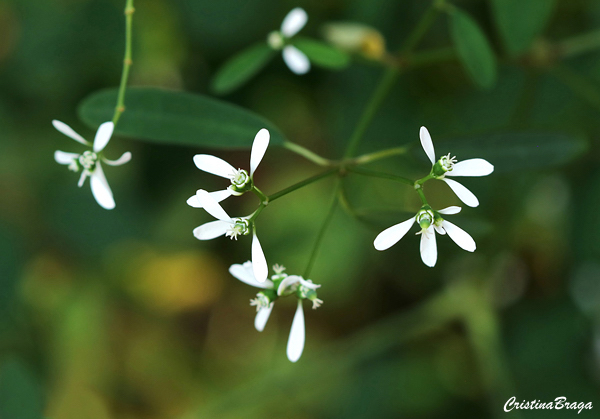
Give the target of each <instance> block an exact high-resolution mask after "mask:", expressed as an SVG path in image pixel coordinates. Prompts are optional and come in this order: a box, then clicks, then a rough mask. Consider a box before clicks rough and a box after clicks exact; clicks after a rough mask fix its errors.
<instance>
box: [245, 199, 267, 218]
mask: <svg viewBox="0 0 600 419" xmlns="http://www.w3.org/2000/svg"><path fill="white" fill-rule="evenodd" d="M266 206H267V203H266V202H261V204H260V205H259V207H258V208H257V209H256V211H254V212H253V213H252V214H251V215H250V217H249V218H248V221H250V222H254V220H256V218H257V217H258V214H260V213H261V211H262V210H263V209H265V207H266Z"/></svg>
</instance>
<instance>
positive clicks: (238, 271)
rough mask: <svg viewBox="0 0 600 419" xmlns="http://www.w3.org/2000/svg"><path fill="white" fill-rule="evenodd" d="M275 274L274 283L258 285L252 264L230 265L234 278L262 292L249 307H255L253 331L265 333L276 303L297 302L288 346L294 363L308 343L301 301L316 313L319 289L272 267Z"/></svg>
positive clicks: (281, 269) (296, 276)
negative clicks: (307, 302) (289, 299)
mask: <svg viewBox="0 0 600 419" xmlns="http://www.w3.org/2000/svg"><path fill="white" fill-rule="evenodd" d="M273 270H274V271H275V274H274V275H272V276H271V279H267V280H265V281H264V282H259V281H257V280H256V277H255V276H254V268H253V264H252V262H250V261H248V262H245V263H244V264H243V265H239V264H235V265H231V267H230V268H229V272H230V273H231V275H233V276H234V277H236V278H237V279H239V280H240V281H242V282H244V283H246V284H248V285H252V286H253V287H257V288H263V291H260V292H259V293H258V294H256V298H254V299H253V300H250V305H252V306H256V311H257V313H256V317H255V319H254V327H255V328H256V330H258V331H259V332H262V331H263V330H264V328H265V325H266V324H267V320H269V316H270V315H271V310H273V305H274V303H275V300H277V298H279V297H281V296H288V295H295V296H296V298H298V306H297V308H296V314H295V315H294V320H293V321H292V328H291V330H290V337H289V338H288V344H287V356H288V359H289V360H290V361H292V362H296V361H298V359H300V356H301V355H302V351H303V350H304V341H305V326H304V311H303V308H302V301H303V300H304V299H308V300H311V301H312V303H313V309H315V308H317V307H319V306H320V305H321V304H322V303H323V301H322V300H320V299H318V298H317V292H316V289H317V288H319V287H320V285H317V284H313V283H312V281H311V280H305V279H304V278H302V277H301V276H299V275H287V274H286V273H285V272H284V271H285V268H284V267H282V266H279V265H275V266H274V267H273Z"/></svg>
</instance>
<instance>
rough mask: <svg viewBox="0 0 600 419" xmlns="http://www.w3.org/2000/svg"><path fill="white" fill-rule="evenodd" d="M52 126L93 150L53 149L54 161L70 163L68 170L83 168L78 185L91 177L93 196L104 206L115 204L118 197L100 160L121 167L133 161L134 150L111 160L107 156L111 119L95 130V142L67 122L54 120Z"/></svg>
mask: <svg viewBox="0 0 600 419" xmlns="http://www.w3.org/2000/svg"><path fill="white" fill-rule="evenodd" d="M52 125H54V128H56V129H57V130H58V131H60V132H61V133H63V134H65V135H66V136H67V137H70V138H72V139H73V140H75V141H77V142H78V143H81V144H83V145H86V146H88V147H91V149H90V150H86V151H84V152H83V153H81V154H79V153H67V152H65V151H60V150H56V151H55V152H54V160H56V162H57V163H59V164H64V165H68V166H69V170H71V171H73V172H79V171H80V170H81V176H80V177H79V182H78V184H77V185H78V186H79V187H81V186H83V184H84V182H85V179H86V178H87V177H89V178H90V186H91V188H92V194H93V195H94V198H95V199H96V202H98V204H99V205H100V206H101V207H103V208H106V209H113V208H114V207H115V200H114V198H113V193H112V191H111V189H110V186H108V182H107V180H106V176H104V171H103V170H102V165H101V164H100V162H101V161H102V162H104V163H106V164H108V165H109V166H120V165H122V164H125V163H127V162H128V161H129V160H131V153H130V152H129V151H128V152H126V153H123V155H122V156H121V157H119V158H118V159H117V160H109V159H107V158H106V157H104V149H105V148H106V145H107V144H108V142H109V141H110V138H111V137H112V133H113V130H114V128H115V126H114V124H113V123H112V122H105V123H103V124H102V125H100V127H99V128H98V131H97V132H96V137H95V138H94V144H93V145H92V144H90V143H89V141H87V140H85V139H84V138H83V137H82V136H81V135H79V134H77V133H76V132H75V131H74V130H73V129H72V128H71V127H70V126H68V125H67V124H65V123H64V122H60V121H57V120H54V121H52Z"/></svg>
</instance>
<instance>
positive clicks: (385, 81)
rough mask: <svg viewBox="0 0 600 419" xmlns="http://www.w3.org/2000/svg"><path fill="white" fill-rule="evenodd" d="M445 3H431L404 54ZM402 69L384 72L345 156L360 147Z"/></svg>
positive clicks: (412, 34) (410, 37) (409, 38)
mask: <svg viewBox="0 0 600 419" xmlns="http://www.w3.org/2000/svg"><path fill="white" fill-rule="evenodd" d="M443 4H444V0H435V1H434V2H433V3H432V4H431V6H429V9H428V10H427V12H425V14H424V15H423V17H421V20H420V21H419V23H418V24H417V26H416V27H415V28H414V29H413V31H412V32H411V34H410V35H409V36H408V38H407V39H406V41H405V43H404V45H403V46H402V48H401V49H400V52H401V53H402V54H408V53H410V52H411V51H412V49H413V48H414V47H416V46H417V44H418V43H419V41H420V40H421V39H422V38H423V36H424V35H425V33H426V32H427V29H429V27H430V26H431V24H432V23H433V21H434V20H435V18H436V17H437V14H438V11H439V10H440V9H441V7H442V6H443ZM400 71H401V68H400V67H392V68H389V69H388V70H386V72H385V73H384V75H383V78H382V79H381V81H380V82H379V84H378V85H377V88H376V89H375V91H374V92H373V94H372V95H371V98H370V99H369V102H368V103H367V106H366V107H365V110H364V111H363V114H362V116H361V117H360V119H359V120H358V124H357V125H356V128H355V129H354V132H353V133H352V135H351V136H350V140H349V141H348V147H347V149H346V153H345V155H344V156H345V157H350V156H351V155H353V154H354V152H355V151H356V148H357V147H358V144H359V143H360V141H361V140H362V138H363V136H364V135H365V133H366V131H367V128H369V125H371V122H372V121H373V118H374V117H375V114H376V113H377V111H378V110H379V108H380V107H381V104H382V103H383V101H384V100H385V98H386V97H387V95H388V93H389V92H390V90H391V88H392V86H393V85H394V83H395V82H396V79H397V78H398V75H399V74H400Z"/></svg>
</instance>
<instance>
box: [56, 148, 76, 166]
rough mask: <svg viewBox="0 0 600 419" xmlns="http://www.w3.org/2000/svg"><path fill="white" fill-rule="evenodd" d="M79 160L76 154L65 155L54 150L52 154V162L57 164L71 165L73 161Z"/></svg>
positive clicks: (65, 153) (63, 152)
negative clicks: (54, 161)
mask: <svg viewBox="0 0 600 419" xmlns="http://www.w3.org/2000/svg"><path fill="white" fill-rule="evenodd" d="M77 158H79V154H77V153H67V152H66V151H60V150H56V151H55V152H54V160H56V162H57V163H58V164H71V163H73V160H75V159H77Z"/></svg>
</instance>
